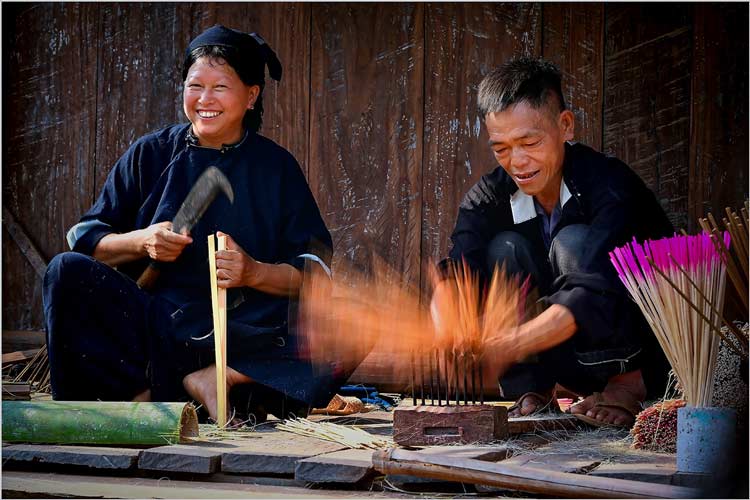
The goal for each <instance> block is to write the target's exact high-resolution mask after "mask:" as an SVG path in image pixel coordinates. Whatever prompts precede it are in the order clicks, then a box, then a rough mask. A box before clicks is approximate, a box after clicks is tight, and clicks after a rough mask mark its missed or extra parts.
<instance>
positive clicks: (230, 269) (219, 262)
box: [216, 231, 263, 288]
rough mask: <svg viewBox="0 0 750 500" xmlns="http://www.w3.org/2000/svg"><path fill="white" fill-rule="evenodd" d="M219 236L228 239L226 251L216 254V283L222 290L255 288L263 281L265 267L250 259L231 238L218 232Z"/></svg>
mask: <svg viewBox="0 0 750 500" xmlns="http://www.w3.org/2000/svg"><path fill="white" fill-rule="evenodd" d="M216 235H217V236H225V237H226V243H227V244H226V250H222V251H220V252H216V283H217V284H218V285H219V287H221V288H236V287H241V286H249V287H255V286H257V284H258V283H260V282H261V281H262V276H261V275H262V273H263V266H262V265H261V263H260V262H258V261H257V260H255V259H253V258H252V257H250V256H249V255H248V254H247V253H245V251H244V250H243V249H242V247H241V246H239V245H238V244H237V243H236V242H235V241H234V240H233V239H232V237H231V236H229V235H228V234H226V233H222V232H221V231H218V232H217V233H216Z"/></svg>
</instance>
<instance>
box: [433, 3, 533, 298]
mask: <svg viewBox="0 0 750 500" xmlns="http://www.w3.org/2000/svg"><path fill="white" fill-rule="evenodd" d="M426 7H427V12H426V21H425V25H426V28H425V67H426V68H427V72H426V78H425V118H424V119H425V127H424V144H425V146H424V151H425V153H424V158H425V161H424V167H423V170H424V174H423V188H422V192H423V203H422V263H423V264H425V265H427V264H429V262H430V261H431V260H439V259H441V258H442V257H444V256H445V255H446V254H447V251H448V249H449V246H450V244H449V237H450V234H451V231H452V230H453V226H454V224H455V221H456V214H457V213H458V205H459V203H460V201H461V198H462V197H463V195H464V193H465V192H466V190H468V189H469V187H471V186H472V185H473V184H474V183H475V182H476V181H477V180H479V178H480V177H481V176H482V175H483V174H485V173H487V172H489V171H490V170H491V169H493V168H494V167H495V166H496V165H497V163H496V162H495V161H494V159H493V157H492V155H491V152H490V149H489V147H488V146H487V139H488V137H487V131H486V129H485V128H484V124H483V118H484V117H482V116H479V113H478V111H477V104H476V94H477V87H478V86H479V82H480V81H481V80H482V78H483V77H484V76H485V75H486V74H487V73H489V72H490V71H491V70H492V69H494V68H495V67H496V66H498V65H500V64H502V63H503V62H504V61H505V60H507V59H509V58H510V57H512V56H514V55H519V54H527V55H539V54H540V52H541V47H542V46H541V8H540V6H539V5H537V4H531V3H524V4H482V3H465V4H437V3H436V4H427V5H426ZM424 281H425V280H423V285H424Z"/></svg>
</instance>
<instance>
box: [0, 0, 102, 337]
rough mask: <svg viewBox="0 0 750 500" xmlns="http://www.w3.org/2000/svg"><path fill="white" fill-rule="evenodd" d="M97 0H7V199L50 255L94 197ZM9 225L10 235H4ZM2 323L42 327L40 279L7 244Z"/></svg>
mask: <svg viewBox="0 0 750 500" xmlns="http://www.w3.org/2000/svg"><path fill="white" fill-rule="evenodd" d="M98 11H99V6H98V5H96V4H61V3H57V4H52V3H50V4H14V5H9V6H5V7H4V8H3V27H4V29H3V41H4V45H3V47H4V50H3V61H4V63H5V68H8V69H10V68H12V70H9V71H7V72H6V73H5V76H4V81H3V87H4V90H3V97H4V99H3V101H4V105H5V108H4V110H3V143H4V148H5V149H4V156H3V205H4V206H5V207H7V208H8V209H9V210H10V212H11V213H13V214H14V215H15V217H16V219H17V221H18V224H19V225H20V226H21V227H23V228H25V230H26V231H27V234H28V237H29V239H30V241H31V242H32V243H33V244H34V246H36V248H37V249H38V250H39V252H40V253H41V254H42V255H43V256H45V257H47V258H49V257H51V256H53V255H55V254H56V253H57V252H59V251H61V250H62V249H63V248H65V247H66V246H67V245H66V244H65V243H64V238H65V230H66V228H67V227H69V226H70V225H71V224H72V223H73V222H74V221H75V220H76V219H77V218H78V216H79V215H80V213H81V211H82V210H83V209H84V207H87V206H88V204H89V203H90V200H91V198H90V197H91V190H92V185H93V176H92V171H91V164H92V160H93V152H94V147H93V146H94V141H93V138H94V130H95V122H94V117H95V104H96V52H95V50H94V47H95V43H96V42H95V40H96V34H97V13H98ZM7 236H8V234H7V233H5V234H4V235H3V237H4V238H5V241H6V242H9V239H8V238H7ZM3 247H4V248H3V325H4V326H5V327H6V328H10V329H19V330H20V329H40V328H42V326H43V322H42V318H43V315H42V307H41V288H42V287H41V284H42V283H41V279H39V277H38V276H37V273H36V272H35V271H34V269H33V268H32V267H31V266H30V265H29V264H28V262H27V261H26V258H25V257H24V256H23V255H22V254H21V252H20V251H19V250H18V248H17V247H16V246H15V245H14V244H12V243H11V244H6V245H4V246H3Z"/></svg>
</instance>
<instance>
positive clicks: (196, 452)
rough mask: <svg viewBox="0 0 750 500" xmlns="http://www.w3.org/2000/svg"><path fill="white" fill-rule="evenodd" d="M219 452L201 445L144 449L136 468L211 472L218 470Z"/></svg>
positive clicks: (199, 472)
mask: <svg viewBox="0 0 750 500" xmlns="http://www.w3.org/2000/svg"><path fill="white" fill-rule="evenodd" d="M220 467H221V452H220V451H218V450H215V449H210V448H207V447H203V446H193V445H184V444H176V445H171V446H159V447H157V448H151V449H148V450H144V451H143V453H142V454H141V456H140V458H139V460H138V468H139V469H145V470H154V471H164V472H167V471H170V472H189V473H194V474H211V473H214V472H217V471H219V470H220Z"/></svg>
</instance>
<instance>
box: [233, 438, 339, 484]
mask: <svg viewBox="0 0 750 500" xmlns="http://www.w3.org/2000/svg"><path fill="white" fill-rule="evenodd" d="M253 435H254V436H258V438H257V439H247V440H237V441H229V442H222V445H224V447H223V448H222V450H223V451H222V452H221V453H222V456H221V470H222V471H223V472H233V473H239V474H289V475H291V474H294V469H295V467H296V465H297V462H298V461H300V460H302V459H305V458H309V457H312V456H315V455H321V454H324V453H330V452H334V451H339V450H343V449H344V448H345V446H343V445H340V444H336V443H331V442H327V441H322V440H320V439H315V438H310V437H306V436H299V435H297V434H292V433H290V432H281V431H277V432H258V433H253Z"/></svg>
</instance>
